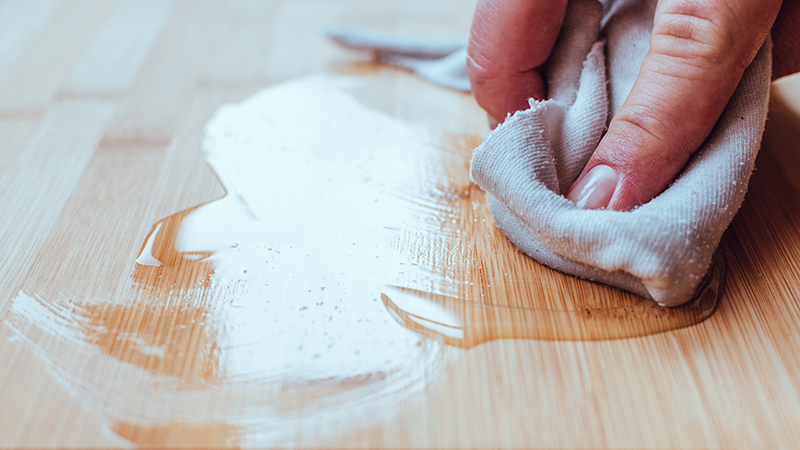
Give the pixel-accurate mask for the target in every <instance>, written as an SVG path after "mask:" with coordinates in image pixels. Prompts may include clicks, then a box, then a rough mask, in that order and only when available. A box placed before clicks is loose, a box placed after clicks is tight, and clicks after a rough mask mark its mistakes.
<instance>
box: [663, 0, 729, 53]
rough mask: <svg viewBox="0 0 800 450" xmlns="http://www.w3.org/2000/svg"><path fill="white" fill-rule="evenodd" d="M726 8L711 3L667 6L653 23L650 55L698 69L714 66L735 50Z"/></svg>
mask: <svg viewBox="0 0 800 450" xmlns="http://www.w3.org/2000/svg"><path fill="white" fill-rule="evenodd" d="M727 15H728V12H727V11H726V7H725V6H724V3H723V4H720V3H719V2H714V1H691V0H677V1H673V2H670V3H669V4H668V6H667V7H665V8H664V11H662V12H661V13H660V14H659V15H658V16H657V19H656V24H655V27H654V30H653V42H652V48H653V51H655V52H656V53H659V54H663V55H665V56H670V57H674V58H679V59H680V60H682V61H683V62H685V63H688V64H690V65H692V66H695V67H698V68H707V67H710V66H715V65H717V64H719V63H720V61H723V60H725V59H727V58H729V57H730V56H731V55H732V54H733V53H735V52H734V51H733V50H734V49H735V48H736V42H737V39H736V36H735V34H734V31H733V29H732V26H731V23H730V20H729V18H728V17H727Z"/></svg>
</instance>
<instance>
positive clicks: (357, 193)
mask: <svg viewBox="0 0 800 450" xmlns="http://www.w3.org/2000/svg"><path fill="white" fill-rule="evenodd" d="M474 3H475V2H474V1H468V2H464V1H459V0H437V1H422V0H409V1H404V2H375V1H366V0H292V1H289V0H285V1H284V0H273V1H262V0H252V1H245V0H237V1H226V2H221V1H210V0H209V1H205V0H184V1H180V0H176V1H170V0H114V1H111V0H37V1H21V0H19V1H17V0H6V1H0V144H1V145H2V146H0V204H2V213H3V214H2V216H0V448H6V447H37V448H41V447H115V448H119V447H133V446H157V447H203V448H208V447H303V448H317V447H339V448H365V447H369V448H373V447H408V448H431V447H441V448H454V447H469V448H477V447H493V448H495V447H504V448H506V447H515V448H519V447H523V448H778V447H783V448H787V447H789V448H791V447H793V446H794V443H795V442H798V440H800V333H798V331H797V330H798V326H800V302H799V300H800V148H799V147H800V78H789V79H784V80H782V81H779V82H777V83H775V84H774V85H773V86H774V89H773V92H772V98H771V105H770V108H771V109H770V120H769V122H768V124H767V131H766V134H765V138H764V145H763V148H762V150H761V153H760V155H759V157H758V160H757V170H756V172H755V174H754V176H753V179H752V182H751V186H750V191H749V192H748V194H747V198H746V200H745V204H744V206H743V208H742V209H741V211H740V212H739V214H738V215H737V217H736V218H735V220H734V222H733V224H732V225H731V227H730V228H729V230H728V231H727V232H726V235H725V237H724V238H723V242H722V245H721V247H720V249H721V250H720V252H719V255H720V256H719V261H720V262H719V264H718V265H717V266H715V271H716V272H715V277H714V278H713V280H712V283H711V284H710V285H709V288H708V291H707V292H706V294H705V297H703V298H702V299H701V301H699V302H696V303H694V304H692V305H689V306H688V307H684V308H679V309H662V308H659V307H657V306H655V305H654V304H652V302H649V301H646V300H642V299H639V298H637V297H635V296H633V295H630V294H626V293H623V292H620V291H617V290H614V289H611V288H608V287H605V286H600V285H597V284H593V283H590V282H587V281H583V280H578V279H575V278H572V277H569V276H566V275H563V274H560V273H558V272H555V271H553V270H550V269H548V268H546V267H543V266H541V265H539V264H537V263H535V262H533V261H532V260H530V259H528V258H527V257H525V256H524V255H521V254H520V253H518V252H517V251H516V250H515V249H514V247H513V246H512V245H511V244H509V243H508V241H507V240H506V239H505V237H503V235H502V234H501V233H500V232H499V231H498V230H497V229H496V228H495V227H494V225H493V222H492V219H491V215H490V214H489V212H488V209H487V208H486V204H485V195H484V194H483V193H482V192H481V191H480V190H479V189H477V188H476V187H475V186H474V185H473V184H471V183H470V181H469V177H468V169H469V157H470V152H471V150H472V148H474V147H475V146H476V145H477V144H479V143H480V141H481V139H482V136H483V135H485V133H486V132H487V131H488V129H487V126H486V123H485V116H484V115H483V113H482V112H481V111H480V109H479V108H478V107H477V105H476V104H475V102H474V100H473V99H472V97H471V96H470V95H469V94H464V93H460V92H455V91H451V90H448V89H444V88H441V87H437V86H434V85H432V84H430V83H429V82H426V81H424V80H422V79H419V78H418V77H415V76H414V75H412V74H410V73H408V72H406V71H403V70H398V69H393V68H390V67H386V66H383V65H381V64H379V63H376V62H373V61H372V60H371V57H370V55H369V54H367V53H363V52H355V51H347V50H344V49H341V48H338V47H336V46H335V45H334V44H332V43H331V42H329V41H328V40H326V38H325V37H324V35H323V31H324V30H325V28H326V27H329V26H352V27H360V28H364V29H372V30H382V31H386V32H391V33H397V34H402V35H409V36H430V37H453V36H456V37H457V36H466V35H467V33H468V30H469V23H470V19H471V14H472V9H473V8H474ZM225 105H227V106H225ZM714 282H716V283H718V284H714ZM723 285H724V290H723V289H722V286H723Z"/></svg>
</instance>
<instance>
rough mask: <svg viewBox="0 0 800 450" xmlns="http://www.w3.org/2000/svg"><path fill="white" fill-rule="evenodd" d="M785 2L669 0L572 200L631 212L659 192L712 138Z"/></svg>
mask: <svg viewBox="0 0 800 450" xmlns="http://www.w3.org/2000/svg"><path fill="white" fill-rule="evenodd" d="M780 6H781V2H780V0H767V1H763V0H704V1H698V0H662V1H660V2H659V4H658V7H657V8H656V17H655V23H654V28H653V34H652V36H651V39H650V50H649V52H648V53H647V55H646V56H645V59H644V62H643V63H642V66H641V69H640V71H639V76H638V77H637V79H636V82H635V83H634V86H633V88H632V90H631V93H630V94H629V96H628V98H627V99H626V100H625V103H624V104H623V105H622V107H621V108H620V110H619V112H618V113H617V114H616V116H615V117H614V119H613V120H612V121H611V123H610V124H609V129H608V132H607V133H606V135H605V136H604V137H603V139H602V141H601V142H600V144H599V145H598V147H597V149H596V150H595V152H594V154H593V155H592V157H591V159H590V160H589V163H588V164H587V165H586V167H585V168H584V170H583V172H582V174H581V176H580V177H579V178H578V180H577V181H576V182H575V183H574V184H573V186H572V188H571V189H570V191H569V193H568V194H567V198H569V199H570V200H572V201H573V202H575V203H576V204H577V205H578V206H580V207H583V208H587V209H597V208H604V207H607V208H609V209H614V210H623V211H624V210H628V209H631V208H634V207H636V206H638V205H641V204H643V203H646V202H648V201H650V200H651V199H653V198H654V197H655V196H656V195H658V194H660V193H661V192H662V191H663V190H664V189H666V187H667V186H668V185H669V183H670V182H671V181H672V180H673V179H674V178H675V177H676V176H677V174H678V173H679V172H680V170H681V169H682V168H683V166H684V165H686V162H687V161H688V160H689V157H690V156H691V155H692V153H694V152H695V151H696V150H697V149H698V148H699V147H700V146H701V145H702V143H703V141H705V139H706V138H707V137H708V135H709V134H710V133H711V130H712V129H713V127H714V125H715V124H716V122H717V120H718V119H719V117H720V115H721V114H722V111H723V110H724V108H725V106H726V105H727V103H728V101H729V100H730V98H731V96H732V95H733V92H734V90H735V89H736V87H737V85H738V84H739V81H740V80H741V78H742V75H743V73H744V70H745V68H746V67H747V66H748V65H749V64H750V62H752V60H753V58H754V57H755V55H756V53H757V52H758V49H759V48H760V47H761V45H762V44H763V42H764V40H765V39H766V36H767V35H768V33H769V30H770V28H771V27H772V24H773V22H774V20H775V17H776V16H777V13H778V10H779V9H780Z"/></svg>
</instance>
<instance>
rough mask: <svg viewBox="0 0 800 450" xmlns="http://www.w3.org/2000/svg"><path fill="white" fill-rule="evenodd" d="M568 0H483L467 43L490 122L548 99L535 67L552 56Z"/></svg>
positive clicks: (475, 88)
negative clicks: (533, 101) (531, 99)
mask: <svg viewBox="0 0 800 450" xmlns="http://www.w3.org/2000/svg"><path fill="white" fill-rule="evenodd" d="M566 7H567V0H479V2H478V6H477V8H476V9H475V17H474V18H473V22H472V31H471V33H470V39H469V46H468V48H467V54H468V56H467V73H468V74H469V79H470V83H471V85H472V92H473V94H474V96H475V99H476V101H477V102H478V104H479V105H480V106H481V107H482V108H483V109H484V110H485V111H486V112H487V113H488V114H489V119H490V122H493V124H496V123H498V122H502V121H503V120H504V119H505V117H506V115H507V114H508V113H513V112H515V111H518V110H523V109H527V108H528V99H529V98H536V99H539V100H541V99H544V97H545V94H546V92H545V84H544V80H543V79H542V76H541V74H540V73H539V71H538V70H536V67H538V66H540V65H541V64H542V63H544V62H545V60H547V57H548V56H549V55H550V52H551V51H552V49H553V45H554V44H555V41H556V38H557V37H558V32H559V29H560V28H561V23H562V22H563V21H564V13H565V11H566Z"/></svg>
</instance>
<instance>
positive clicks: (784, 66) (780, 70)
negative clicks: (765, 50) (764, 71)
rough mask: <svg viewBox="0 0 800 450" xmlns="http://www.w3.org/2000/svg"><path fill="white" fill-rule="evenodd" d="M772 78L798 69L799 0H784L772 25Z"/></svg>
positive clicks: (799, 48)
mask: <svg viewBox="0 0 800 450" xmlns="http://www.w3.org/2000/svg"><path fill="white" fill-rule="evenodd" d="M772 43H773V46H772V58H773V60H772V79H773V80H777V79H778V78H780V77H783V76H786V75H791V74H793V73H797V72H798V71H800V1H798V0H785V1H784V2H783V6H781V11H780V13H779V14H778V19H777V20H776V21H775V26H773V27H772Z"/></svg>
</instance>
